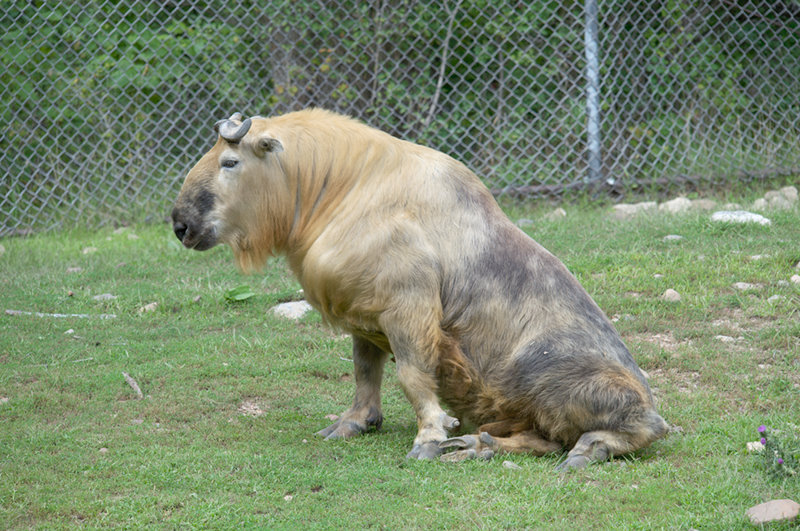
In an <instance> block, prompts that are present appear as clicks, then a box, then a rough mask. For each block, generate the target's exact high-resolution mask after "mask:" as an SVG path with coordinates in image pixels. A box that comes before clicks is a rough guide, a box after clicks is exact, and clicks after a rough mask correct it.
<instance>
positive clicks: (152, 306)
mask: <svg viewBox="0 0 800 531" xmlns="http://www.w3.org/2000/svg"><path fill="white" fill-rule="evenodd" d="M157 307H158V303H157V302H151V303H150V304H145V305H144V306H142V307H141V308H139V313H145V312H152V311H153V310H155V309H156V308H157Z"/></svg>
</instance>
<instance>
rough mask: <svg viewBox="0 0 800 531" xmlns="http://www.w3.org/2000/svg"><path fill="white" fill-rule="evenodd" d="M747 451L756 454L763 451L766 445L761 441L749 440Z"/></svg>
mask: <svg viewBox="0 0 800 531" xmlns="http://www.w3.org/2000/svg"><path fill="white" fill-rule="evenodd" d="M747 451H748V452H750V453H751V454H754V453H756V452H762V451H764V445H763V444H761V441H753V442H749V443H747Z"/></svg>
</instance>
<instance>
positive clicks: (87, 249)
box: [81, 247, 97, 254]
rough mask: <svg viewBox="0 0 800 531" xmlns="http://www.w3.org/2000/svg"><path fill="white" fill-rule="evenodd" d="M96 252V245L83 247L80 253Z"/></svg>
mask: <svg viewBox="0 0 800 531" xmlns="http://www.w3.org/2000/svg"><path fill="white" fill-rule="evenodd" d="M96 252H97V247H84V248H83V250H82V251H81V253H83V254H92V253H96Z"/></svg>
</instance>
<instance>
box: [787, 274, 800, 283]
mask: <svg viewBox="0 0 800 531" xmlns="http://www.w3.org/2000/svg"><path fill="white" fill-rule="evenodd" d="M789 280H791V281H792V282H794V283H795V284H800V275H792V276H791V277H789Z"/></svg>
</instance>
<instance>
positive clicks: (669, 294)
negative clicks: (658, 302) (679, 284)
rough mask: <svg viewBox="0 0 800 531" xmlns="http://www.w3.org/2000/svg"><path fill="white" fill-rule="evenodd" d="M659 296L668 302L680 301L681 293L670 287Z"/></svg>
mask: <svg viewBox="0 0 800 531" xmlns="http://www.w3.org/2000/svg"><path fill="white" fill-rule="evenodd" d="M661 298H662V299H664V300H665V301H668V302H680V300H681V295H680V293H678V292H677V291H675V290H674V289H672V288H670V289H668V290H667V291H665V292H664V294H663V295H662V296H661Z"/></svg>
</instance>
